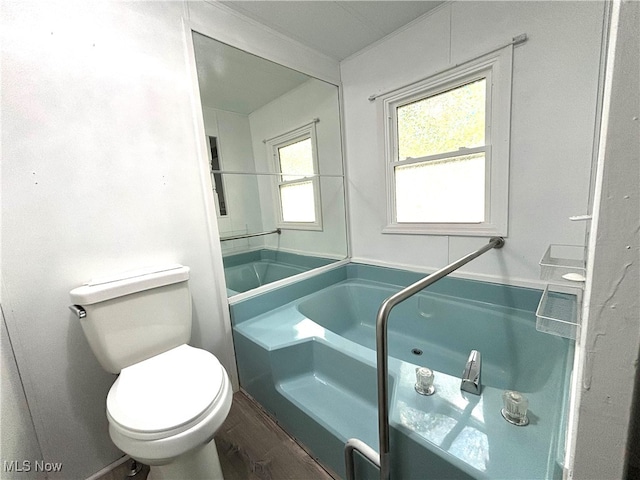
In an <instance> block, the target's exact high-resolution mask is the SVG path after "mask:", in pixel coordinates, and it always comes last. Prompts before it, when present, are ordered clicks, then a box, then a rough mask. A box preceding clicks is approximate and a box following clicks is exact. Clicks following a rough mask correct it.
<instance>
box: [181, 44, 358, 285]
mask: <svg viewBox="0 0 640 480" xmlns="http://www.w3.org/2000/svg"><path fill="white" fill-rule="evenodd" d="M193 44H194V49H195V58H196V67H197V72H198V83H199V88H200V97H201V101H202V112H203V117H204V126H205V134H206V136H207V145H208V147H209V148H208V152H209V165H210V167H211V176H212V184H213V186H214V188H213V190H214V191H213V192H212V194H213V196H214V200H215V204H216V213H217V216H218V228H219V234H220V241H221V245H222V252H223V260H224V267H225V278H226V282H227V294H228V295H229V296H233V295H236V294H238V293H242V292H246V291H249V290H252V289H255V288H258V287H260V286H262V285H265V284H268V283H272V282H275V281H277V280H281V279H283V278H287V277H290V276H293V275H296V274H299V273H302V272H305V271H309V270H311V269H314V268H318V267H321V266H324V265H328V264H330V263H333V262H336V261H338V260H342V259H344V258H345V257H346V256H347V234H346V215H345V195H344V171H343V162H342V142H341V130H340V106H339V101H338V87H337V86H335V85H332V84H330V83H327V82H324V81H321V80H318V79H316V78H312V77H310V76H308V75H305V74H303V73H300V72H297V71H295V70H292V69H290V68H287V67H284V66H282V65H279V64H277V63H274V62H271V61H269V60H265V59H264V58H261V57H258V56H255V55H252V54H250V53H247V52H245V51H243V50H240V49H237V48H235V47H231V46H229V45H226V44H224V43H221V42H219V41H217V40H214V39H212V38H210V37H207V36H204V35H201V34H199V33H197V32H193Z"/></svg>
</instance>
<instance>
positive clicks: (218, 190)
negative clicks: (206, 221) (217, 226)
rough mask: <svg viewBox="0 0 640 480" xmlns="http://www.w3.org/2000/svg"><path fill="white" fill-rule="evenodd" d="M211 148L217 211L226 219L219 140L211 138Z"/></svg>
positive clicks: (212, 177)
mask: <svg viewBox="0 0 640 480" xmlns="http://www.w3.org/2000/svg"><path fill="white" fill-rule="evenodd" d="M209 147H210V148H211V180H212V182H213V193H214V197H215V200H216V210H217V212H218V216H219V217H226V216H227V215H228V213H227V200H226V197H225V194H224V182H223V180H222V174H221V173H220V171H221V170H222V165H221V164H222V162H221V161H220V153H219V148H218V139H217V138H216V137H211V136H210V137H209Z"/></svg>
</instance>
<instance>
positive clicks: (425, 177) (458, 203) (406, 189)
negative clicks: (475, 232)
mask: <svg viewBox="0 0 640 480" xmlns="http://www.w3.org/2000/svg"><path fill="white" fill-rule="evenodd" d="M395 173H396V219H397V221H398V222H399V223H402V222H430V223H463V222H464V223H477V222H483V221H484V201H485V195H484V188H485V187H484V183H485V158H484V153H478V154H474V155H466V156H462V157H453V158H448V159H445V160H437V161H431V162H424V163H418V164H413V165H404V166H400V167H396V168H395Z"/></svg>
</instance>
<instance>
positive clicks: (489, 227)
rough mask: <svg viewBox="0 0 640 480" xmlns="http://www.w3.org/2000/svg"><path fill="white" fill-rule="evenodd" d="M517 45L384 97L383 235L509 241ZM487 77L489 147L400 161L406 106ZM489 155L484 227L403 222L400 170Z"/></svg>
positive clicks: (465, 224)
mask: <svg viewBox="0 0 640 480" xmlns="http://www.w3.org/2000/svg"><path fill="white" fill-rule="evenodd" d="M512 56H513V47H512V46H511V45H509V46H507V47H505V48H502V49H500V50H498V51H496V52H492V53H490V54H488V55H485V56H483V57H480V58H477V59H475V60H472V61H470V62H466V63H463V64H461V65H459V66H456V67H453V68H450V69H448V70H446V71H444V72H442V73H439V74H436V75H433V76H431V77H429V78H427V79H425V80H422V81H420V82H417V83H414V84H411V85H409V86H407V87H404V88H402V89H398V90H395V91H393V92H392V93H389V94H387V95H384V96H382V97H381V98H382V102H381V105H382V108H381V114H382V115H383V119H384V120H383V124H384V161H385V164H386V180H387V225H386V226H385V227H384V228H383V230H382V232H383V233H396V234H426V235H470V236H494V235H500V236H506V235H507V230H508V216H509V211H508V199H509V153H510V152H509V150H510V147H509V145H510V128H511V76H512ZM481 78H486V79H487V81H486V88H487V95H486V123H485V145H484V146H482V147H477V148H461V149H460V150H458V151H456V152H447V153H441V154H437V155H430V156H427V157H422V158H419V159H407V160H403V161H398V139H397V109H398V107H401V106H403V105H406V104H409V103H412V102H415V101H418V100H420V99H424V98H427V97H431V96H434V95H437V94H438V93H443V92H445V91H448V90H452V89H455V88H457V87H460V86H462V85H465V84H467V83H470V82H473V81H474V80H478V79H481ZM479 152H484V153H485V168H486V171H485V216H484V217H485V218H484V221H483V222H479V223H454V222H451V223H427V222H398V221H397V219H396V203H395V190H396V189H395V167H398V166H403V165H409V164H412V163H425V162H428V161H430V160H441V159H443V158H451V157H454V156H462V155H470V154H473V153H479Z"/></svg>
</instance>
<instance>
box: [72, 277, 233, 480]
mask: <svg viewBox="0 0 640 480" xmlns="http://www.w3.org/2000/svg"><path fill="white" fill-rule="evenodd" d="M70 296H71V301H72V302H73V305H72V306H71V307H70V308H71V310H72V311H74V312H75V313H76V314H77V315H78V317H80V324H81V325H82V329H83V331H84V333H85V336H86V337H87V340H88V342H89V345H90V346H91V349H92V350H93V352H94V354H95V356H96V358H97V359H98V361H99V362H100V364H101V365H102V367H103V368H104V369H105V370H107V371H109V372H111V373H116V374H119V375H118V378H117V379H116V381H115V383H114V384H113V386H112V387H111V389H110V390H109V394H108V395H107V418H108V421H109V434H110V436H111V439H112V441H113V443H114V444H115V445H116V446H117V447H118V448H120V449H121V450H122V451H123V452H125V453H127V454H128V455H130V456H131V457H132V458H134V459H136V460H138V461H140V462H142V463H145V464H147V465H150V467H151V471H150V473H149V477H148V478H149V479H151V480H165V479H193V480H217V479H222V478H223V477H222V470H221V468H220V461H219V459H218V453H217V450H216V445H215V442H214V440H213V436H214V434H215V433H216V431H217V430H218V428H220V426H221V425H222V423H223V422H224V420H225V418H226V417H227V414H228V413H229V409H230V408H231V401H232V389H231V383H230V381H229V377H228V375H227V372H226V371H225V369H224V367H223V366H222V365H221V364H220V362H219V361H218V359H217V358H216V357H215V356H214V355H212V354H211V353H209V352H207V351H206V350H202V349H199V348H194V347H191V346H189V345H187V342H188V341H189V339H190V337H191V295H190V293H189V268H188V267H185V266H182V265H165V266H160V267H153V268H145V269H142V270H135V271H130V272H127V273H124V274H120V275H113V276H109V277H103V278H96V279H93V280H91V281H89V282H88V283H86V284H85V285H82V286H81V287H78V288H75V289H73V290H72V291H71V292H70Z"/></svg>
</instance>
